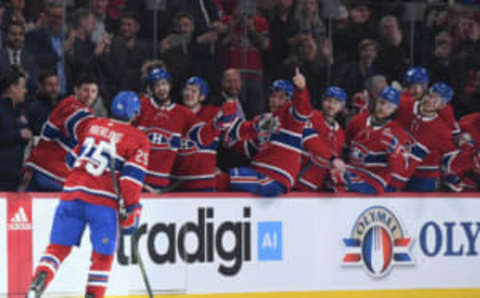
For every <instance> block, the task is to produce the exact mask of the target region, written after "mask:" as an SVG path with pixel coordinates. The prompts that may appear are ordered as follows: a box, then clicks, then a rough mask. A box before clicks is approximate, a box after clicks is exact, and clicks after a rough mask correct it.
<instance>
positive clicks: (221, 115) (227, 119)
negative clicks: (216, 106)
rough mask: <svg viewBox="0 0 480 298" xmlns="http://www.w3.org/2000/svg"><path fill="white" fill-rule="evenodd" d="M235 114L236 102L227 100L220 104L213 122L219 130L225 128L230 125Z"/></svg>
mask: <svg viewBox="0 0 480 298" xmlns="http://www.w3.org/2000/svg"><path fill="white" fill-rule="evenodd" d="M236 114H237V103H236V102H235V101H229V102H226V103H224V104H223V105H222V108H221V109H220V111H218V113H217V115H215V118H214V119H213V124H214V125H215V127H216V128H218V129H220V130H225V129H228V128H229V127H230V125H232V123H233V121H234V120H235V116H236Z"/></svg>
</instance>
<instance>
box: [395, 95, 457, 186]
mask: <svg viewBox="0 0 480 298" xmlns="http://www.w3.org/2000/svg"><path fill="white" fill-rule="evenodd" d="M418 109H419V102H413V101H412V102H402V103H401V106H400V108H399V110H398V114H397V119H398V121H399V122H400V123H401V124H402V126H403V127H404V128H405V129H406V130H407V131H408V132H409V133H410V134H411V136H412V137H413V138H414V139H415V141H416V144H417V146H416V147H415V148H414V150H410V153H411V154H410V156H411V157H413V158H412V159H411V160H410V161H411V162H410V164H409V170H408V172H409V174H408V177H411V176H416V177H419V178H439V177H440V166H441V162H442V158H443V157H444V155H445V154H447V153H449V152H452V151H455V150H456V147H455V144H454V142H453V136H452V130H451V125H450V124H448V123H447V122H446V121H445V120H444V119H443V118H442V117H440V115H437V116H434V117H423V116H421V115H420V113H419V110H418Z"/></svg>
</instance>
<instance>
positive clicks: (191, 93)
mask: <svg viewBox="0 0 480 298" xmlns="http://www.w3.org/2000/svg"><path fill="white" fill-rule="evenodd" d="M208 91H209V89H208V85H207V83H206V82H205V81H204V80H203V79H202V78H200V77H191V78H189V79H188V80H187V82H186V84H185V87H184V89H183V92H182V102H183V105H184V106H185V107H187V108H188V109H190V110H191V111H192V112H193V113H195V115H196V117H197V120H198V121H202V122H204V123H206V122H208V121H211V120H213V119H214V118H215V116H216V115H217V113H218V112H219V110H220V108H219V107H217V106H213V105H203V104H202V103H203V102H204V100H205V98H206V97H207V95H208ZM219 132H220V131H219ZM217 147H218V136H215V138H214V140H213V141H212V142H211V143H210V144H207V145H203V146H202V145H199V144H197V142H195V141H194V140H192V139H191V138H189V136H183V137H182V141H181V144H180V148H179V149H178V152H177V156H176V159H175V164H174V166H173V169H172V178H173V179H175V180H177V181H181V183H180V184H179V185H178V186H177V187H176V189H177V190H190V191H214V190H215V188H216V179H215V173H216V170H217V151H216V150H217Z"/></svg>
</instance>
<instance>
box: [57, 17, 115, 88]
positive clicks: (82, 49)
mask: <svg viewBox="0 0 480 298" xmlns="http://www.w3.org/2000/svg"><path fill="white" fill-rule="evenodd" d="M94 28H95V19H94V17H93V14H92V13H91V12H89V11H88V10H86V9H83V8H80V9H78V10H77V11H76V12H75V13H74V15H73V21H72V29H71V31H70V33H69V35H70V37H71V38H69V40H67V41H66V45H65V51H66V54H67V57H66V59H67V62H68V64H69V67H70V70H71V73H72V75H71V77H70V81H71V82H76V81H77V80H78V74H82V73H93V74H95V75H96V77H98V78H100V84H101V90H104V92H105V94H106V97H109V96H108V95H109V91H110V89H108V88H109V87H110V85H109V80H111V79H112V78H111V75H110V74H111V65H110V64H109V60H108V58H107V57H108V53H109V51H110V39H108V38H105V39H101V40H100V41H99V42H98V43H97V44H96V45H95V44H94V43H93V42H92V40H91V38H90V37H91V34H92V32H93V29H94ZM72 36H73V37H72Z"/></svg>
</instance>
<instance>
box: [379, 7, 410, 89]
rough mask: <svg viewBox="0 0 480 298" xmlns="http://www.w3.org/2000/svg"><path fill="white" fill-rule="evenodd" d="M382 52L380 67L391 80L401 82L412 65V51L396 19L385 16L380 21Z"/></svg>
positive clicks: (380, 54)
mask: <svg viewBox="0 0 480 298" xmlns="http://www.w3.org/2000/svg"><path fill="white" fill-rule="evenodd" d="M379 30H380V34H379V35H380V40H381V45H382V46H381V51H380V53H379V65H382V68H383V71H382V73H383V74H385V75H386V76H387V78H388V79H389V80H396V81H400V80H401V78H402V75H403V74H404V73H405V70H406V69H407V67H408V65H409V64H410V62H411V61H410V56H409V55H410V49H409V46H408V44H407V42H406V41H405V39H404V36H403V32H402V30H401V29H400V27H399V23H398V20H397V18H396V17H394V16H392V15H387V16H384V17H383V18H382V19H381V21H380V29H379Z"/></svg>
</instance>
